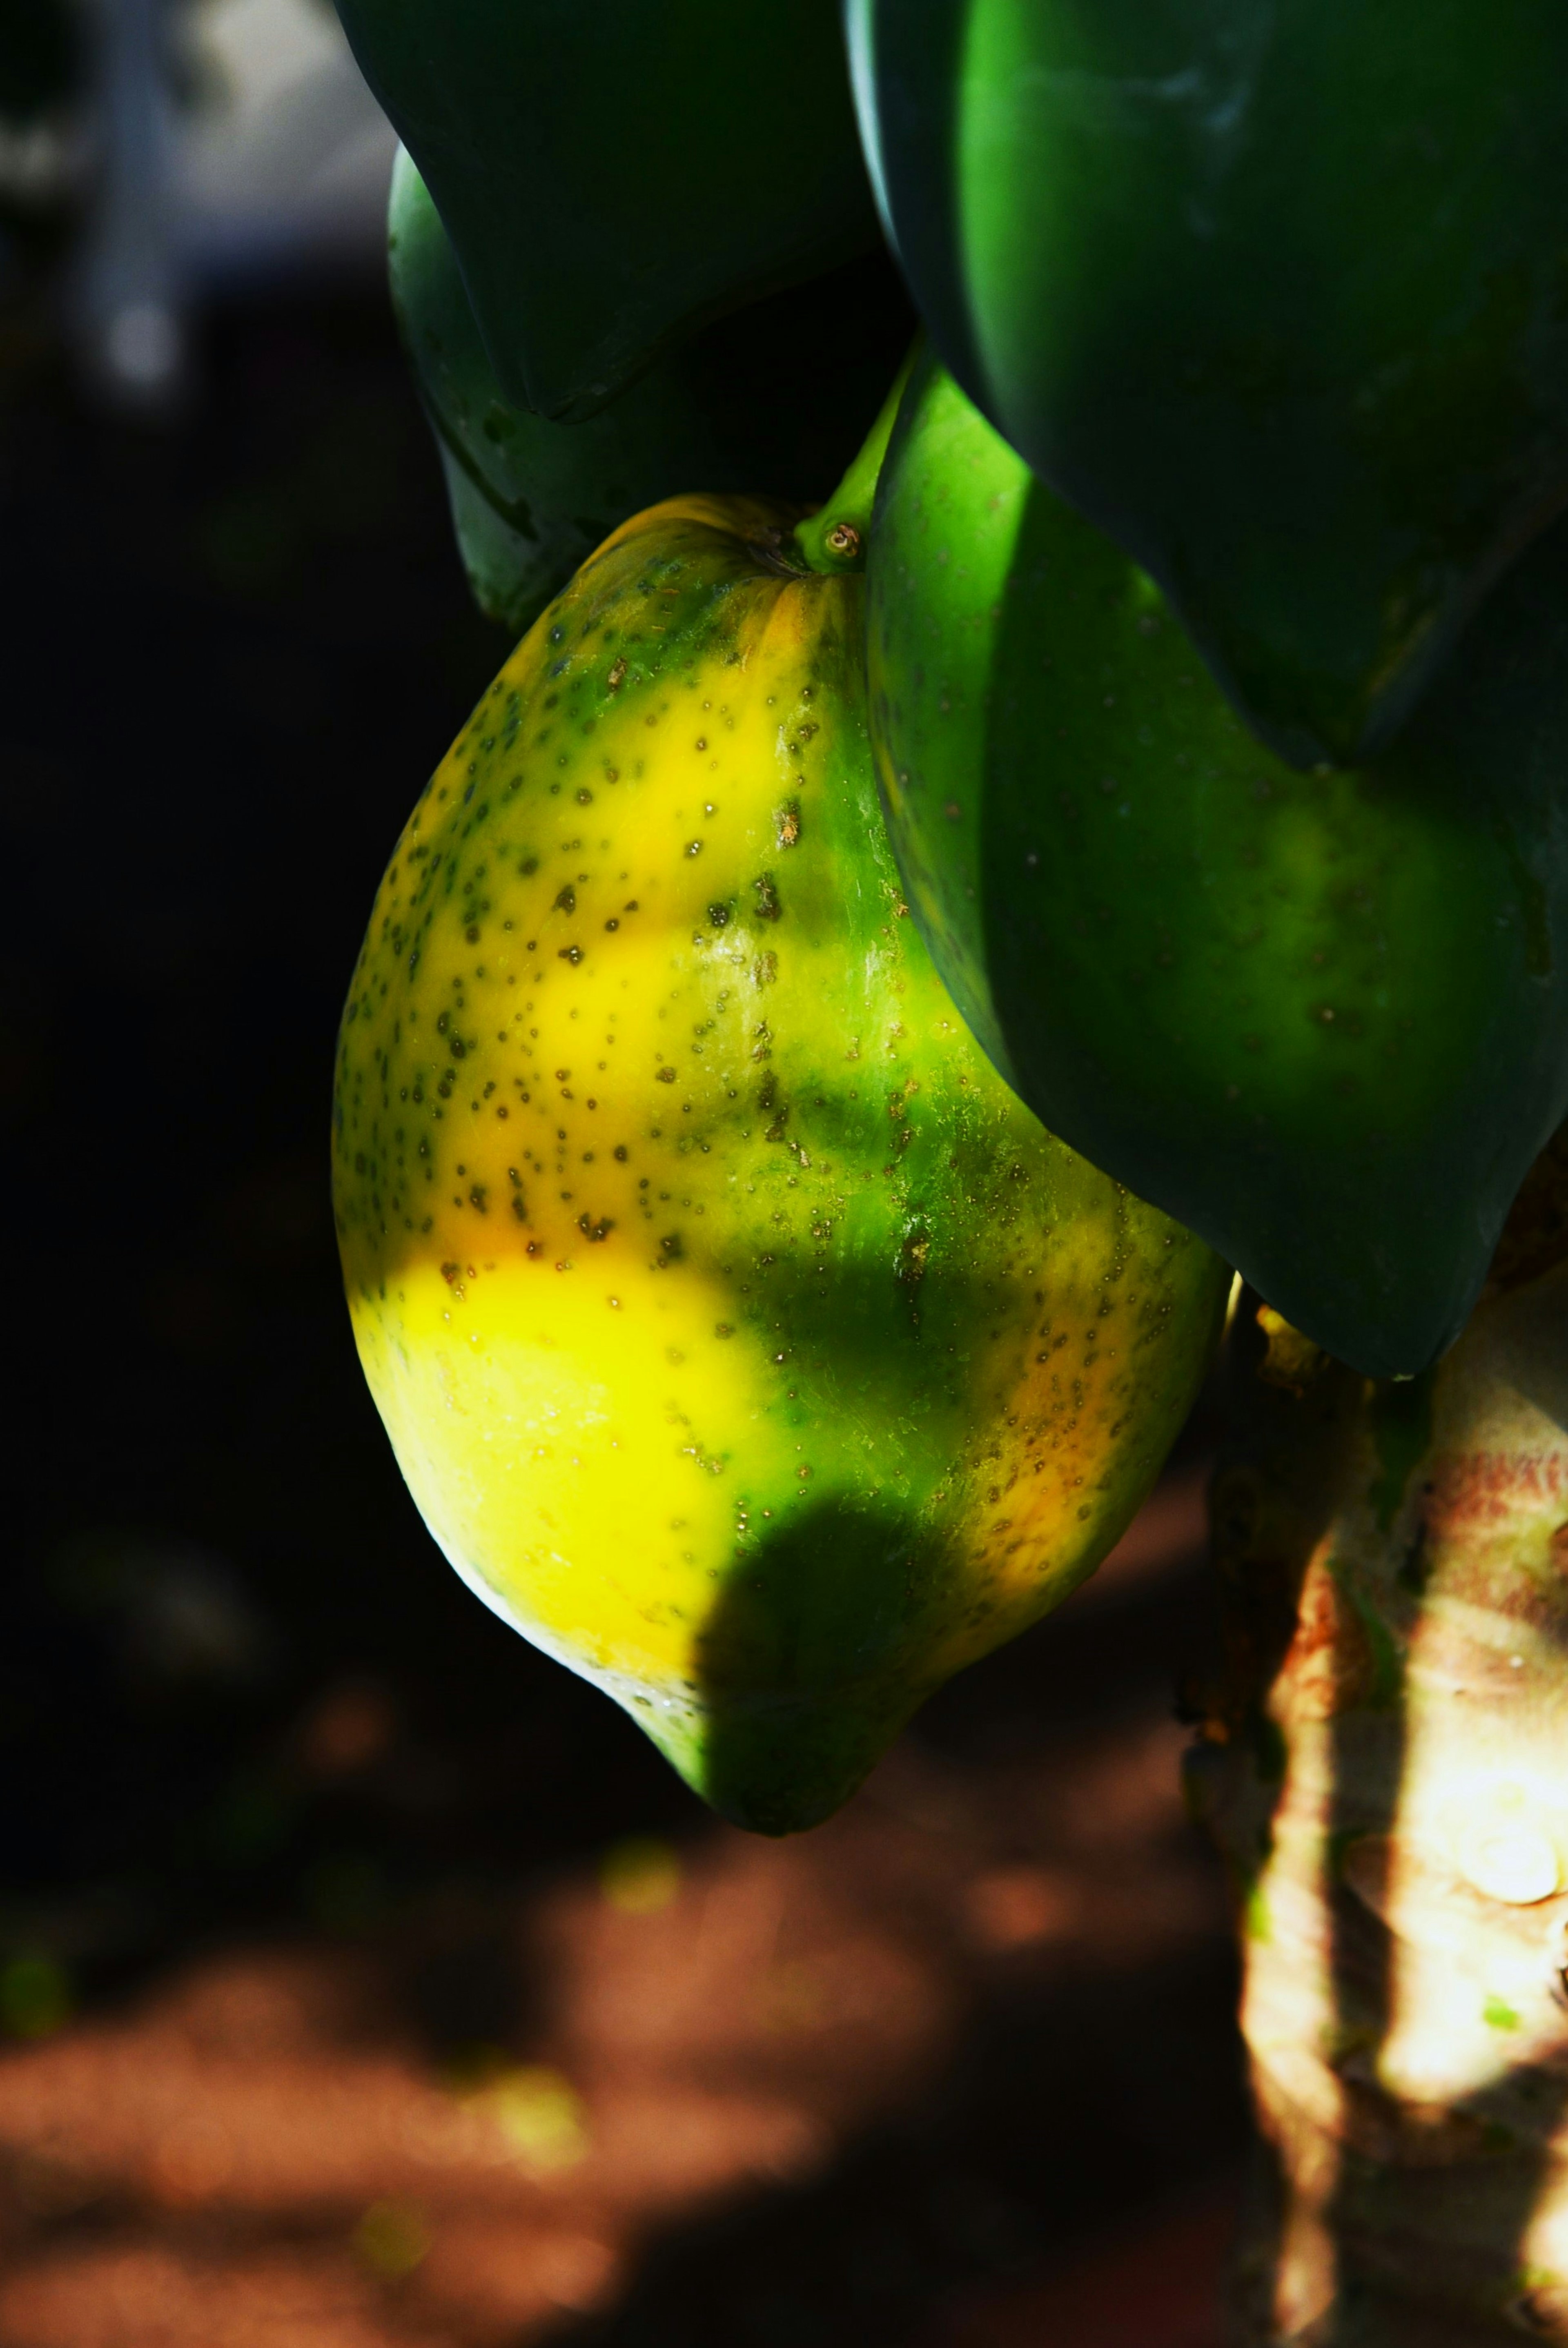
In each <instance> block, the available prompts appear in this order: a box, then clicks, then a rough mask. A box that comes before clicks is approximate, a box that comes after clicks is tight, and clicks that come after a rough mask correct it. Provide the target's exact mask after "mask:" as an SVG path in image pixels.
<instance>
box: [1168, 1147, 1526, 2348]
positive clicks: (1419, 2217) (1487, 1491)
mask: <svg viewBox="0 0 1568 2348" xmlns="http://www.w3.org/2000/svg"><path fill="white" fill-rule="evenodd" d="M1565 1206H1568V1156H1565V1155H1564V1153H1563V1150H1562V1148H1561V1146H1560V1145H1559V1146H1558V1147H1557V1148H1554V1150H1553V1151H1552V1152H1549V1153H1547V1155H1546V1156H1545V1157H1544V1158H1543V1159H1542V1160H1541V1161H1540V1162H1539V1163H1538V1166H1537V1168H1536V1169H1535V1172H1534V1174H1533V1175H1532V1179H1531V1182H1530V1184H1529V1185H1528V1186H1527V1189H1526V1192H1525V1194H1524V1196H1523V1197H1522V1200H1521V1204H1520V1206H1519V1208H1518V1209H1516V1210H1515V1214H1514V1218H1513V1220H1512V1221H1511V1225H1510V1229H1509V1232H1508V1234H1507V1236H1506V1238H1505V1241H1504V1244H1503V1247H1502V1248H1501V1251H1500V1252H1499V1257H1498V1261H1497V1264H1496V1266H1495V1268H1494V1278H1493V1282H1492V1284H1491V1287H1490V1288H1489V1290H1488V1292H1487V1293H1486V1295H1485V1296H1484V1297H1483V1299H1482V1301H1481V1303H1480V1305H1479V1306H1478V1307H1477V1310H1476V1312H1475V1314H1474V1316H1473V1318H1472V1320H1471V1322H1470V1326H1469V1328H1468V1330H1467V1331H1466V1334H1465V1335H1464V1336H1463V1337H1462V1339H1461V1340H1460V1343H1459V1344H1458V1345H1456V1346H1455V1348H1454V1349H1453V1351H1452V1352H1451V1353H1450V1354H1449V1355H1448V1356H1447V1357H1446V1358H1445V1359H1444V1360H1443V1362H1442V1363H1441V1364H1439V1366H1438V1368H1437V1369H1436V1370H1435V1371H1433V1372H1431V1373H1430V1374H1429V1375H1427V1376H1426V1377H1424V1378H1421V1379H1418V1380H1413V1381H1410V1382H1408V1383H1407V1384H1400V1385H1375V1384H1373V1383H1371V1382H1369V1381H1367V1380H1366V1379H1363V1378H1360V1377H1358V1376H1357V1375H1354V1374H1353V1373H1352V1372H1351V1371H1349V1370H1347V1369H1346V1368H1345V1367H1344V1366H1343V1365H1340V1364H1338V1363H1336V1362H1333V1361H1330V1360H1329V1359H1328V1358H1327V1357H1326V1356H1325V1355H1323V1354H1319V1353H1318V1352H1316V1350H1315V1348H1313V1347H1312V1346H1311V1345H1309V1344H1306V1343H1305V1341H1304V1340H1303V1339H1301V1338H1300V1337H1299V1336H1298V1335H1297V1334H1296V1333H1295V1331H1293V1330H1291V1329H1289V1328H1287V1327H1286V1326H1285V1325H1284V1323H1280V1322H1278V1321H1277V1319H1276V1318H1275V1316H1274V1315H1273V1314H1271V1313H1268V1312H1266V1310H1264V1309H1262V1308H1260V1307H1259V1306H1258V1305H1257V1303H1256V1300H1255V1299H1254V1298H1252V1297H1250V1296H1243V1299H1242V1302H1241V1303H1240V1305H1239V1307H1238V1310H1237V1312H1236V1314H1235V1316H1234V1320H1233V1326H1232V1330H1231V1333H1230V1336H1229V1338H1228V1340H1227V1346H1228V1359H1227V1375H1228V1379H1229V1383H1230V1389H1231V1405H1232V1408H1231V1419H1230V1426H1231V1437H1230V1442H1229V1445H1228V1447H1227V1451H1226V1454H1225V1456H1224V1457H1223V1458H1222V1461H1221V1463H1220V1466H1219V1468H1218V1470H1217V1472H1216V1475H1215V1478H1214V1484H1213V1488H1212V1523H1213V1534H1214V1550H1215V1557H1216V1561H1217V1564H1218V1568H1219V1572H1220V1576H1221V1581H1222V1591H1223V1624H1224V1643H1223V1654H1224V1662H1223V1667H1222V1672H1221V1673H1220V1676H1219V1679H1218V1681H1217V1683H1216V1684H1215V1685H1213V1686H1212V1687H1211V1688H1207V1689H1204V1690H1202V1691H1198V1692H1196V1697H1195V1701H1194V1704H1193V1707H1192V1709H1193V1712H1194V1715H1195V1717H1196V1718H1197V1721H1198V1724H1199V1742H1198V1744H1197V1746H1196V1747H1195V1749H1194V1751H1193V1753H1192V1755H1191V1772H1190V1785H1191V1798H1192V1802H1193V1806H1194V1808H1195V1810H1196V1811H1197V1813H1198V1815H1199V1816H1200V1817H1201V1818H1202V1819H1203V1820H1204V1822H1205V1823H1206V1824H1207V1825H1208V1827H1209V1828H1210V1829H1211V1831H1212V1833H1213V1835H1214V1837H1215V1838H1216V1840H1217V1841H1218V1843H1219V1845H1220V1847H1221V1849H1222V1851H1223V1853H1224V1855H1225V1857H1226V1859H1227V1861H1228V1863H1229V1866H1230V1869H1231V1870H1232V1873H1233V1880H1234V1885H1235V1890H1236V1897H1237V1910H1238V1916H1239V1919H1240V1923H1241V1930H1242V1934H1243V1951H1244V1974H1245V1986H1244V1991H1243V2030H1244V2033H1245V2037H1246V2042H1247V2047H1248V2051H1249V2056H1250V2061H1251V2066H1252V2076H1253V2091H1254V2096H1255V2099H1256V2107H1257V2113H1258V2118H1259V2122H1260V2127H1261V2134H1262V2139H1263V2150H1262V2154H1261V2156H1260V2161H1259V2174H1258V2178H1257V2180H1256V2188H1255V2191H1254V2193H1253V2197H1252V2208H1251V2210H1250V2213H1249V2219H1248V2224H1247V2228H1246V2232H1245V2238H1244V2240H1243V2250H1242V2254H1241V2257H1240V2260H1239V2262H1238V2270H1237V2276H1236V2287H1235V2292H1234V2303H1233V2310H1232V2314H1233V2337H1234V2339H1235V2340H1236V2342H1237V2343H1245V2348H1262V2343H1269V2344H1270V2348H1274V2343H1290V2348H1330V2343H1332V2348H1481V2343H1491V2342H1495V2343H1503V2342H1506V2341H1508V2340H1517V2339H1518V2338H1519V2337H1520V2336H1521V2334H1524V2335H1526V2336H1534V2337H1536V2338H1539V2339H1544V2340H1554V2341H1562V2342H1564V2343H1568V1993H1565V1990H1564V1978H1563V1967H1564V1963H1565V1962H1568V1262H1565V1261H1564V1260H1563V1259H1564V1255H1565V1253H1568V1250H1565V1247H1564V1238H1563V1233H1564V1228H1565V1216H1564V1209H1565Z"/></svg>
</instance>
